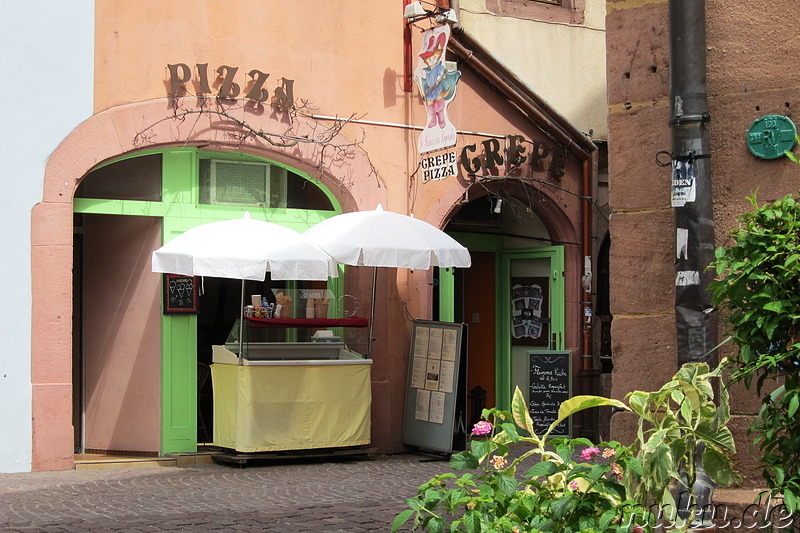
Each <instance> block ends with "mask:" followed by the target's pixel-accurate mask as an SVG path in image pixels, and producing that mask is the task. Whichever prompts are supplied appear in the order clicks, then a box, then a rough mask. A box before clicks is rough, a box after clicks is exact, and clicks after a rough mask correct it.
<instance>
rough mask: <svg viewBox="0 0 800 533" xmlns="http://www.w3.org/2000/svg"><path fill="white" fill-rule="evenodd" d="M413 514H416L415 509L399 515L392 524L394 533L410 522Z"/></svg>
mask: <svg viewBox="0 0 800 533" xmlns="http://www.w3.org/2000/svg"><path fill="white" fill-rule="evenodd" d="M413 514H414V510H413V509H406V510H405V511H403V512H402V513H400V514H399V515H397V516H396V517H395V518H394V521H393V522H392V533H395V532H396V531H397V530H398V529H400V526H402V525H403V524H405V523H406V522H408V519H409V518H411V515H413Z"/></svg>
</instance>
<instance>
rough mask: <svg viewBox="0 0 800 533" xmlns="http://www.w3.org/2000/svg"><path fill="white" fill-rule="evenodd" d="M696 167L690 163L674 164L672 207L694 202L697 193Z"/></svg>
mask: <svg viewBox="0 0 800 533" xmlns="http://www.w3.org/2000/svg"><path fill="white" fill-rule="evenodd" d="M696 183H697V180H696V179H695V175H694V166H693V165H692V164H690V163H689V162H688V161H673V162H672V207H683V206H684V205H686V204H687V203H688V202H694V200H695V196H696V193H697V187H696Z"/></svg>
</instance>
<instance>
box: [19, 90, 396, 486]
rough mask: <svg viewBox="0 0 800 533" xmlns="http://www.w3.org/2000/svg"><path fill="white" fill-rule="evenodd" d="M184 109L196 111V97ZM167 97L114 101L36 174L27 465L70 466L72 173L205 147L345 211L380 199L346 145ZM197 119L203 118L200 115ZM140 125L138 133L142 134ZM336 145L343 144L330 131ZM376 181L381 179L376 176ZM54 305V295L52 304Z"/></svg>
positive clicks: (267, 118) (368, 168)
mask: <svg viewBox="0 0 800 533" xmlns="http://www.w3.org/2000/svg"><path fill="white" fill-rule="evenodd" d="M181 108H182V109H189V110H192V109H195V110H200V109H201V108H200V107H199V106H198V102H197V100H195V99H191V98H187V99H184V100H182V101H181ZM172 113H173V108H172V107H171V106H170V101H168V100H167V99H158V100H151V101H146V102H139V103H135V104H129V105H125V106H119V107H115V108H112V109H109V110H106V111H103V112H102V113H99V114H97V115H94V116H93V117H91V118H89V119H88V120H86V121H85V122H83V123H82V124H81V125H80V126H78V127H77V128H76V129H75V130H73V131H72V133H70V135H69V136H68V137H67V138H66V139H64V141H63V142H62V143H61V144H60V145H59V146H58V148H57V149H56V150H55V152H53V154H52V156H51V157H50V159H49V160H48V162H47V165H46V167H45V175H44V186H43V196H42V202H41V203H39V204H37V205H36V206H35V207H34V208H33V210H32V213H31V307H32V325H31V337H32V338H31V387H32V418H33V420H32V422H33V432H32V468H33V470H66V469H71V468H72V467H73V465H74V457H73V428H72V370H71V366H72V365H71V361H72V357H71V352H72V315H71V313H72V302H73V300H72V261H73V243H72V226H73V207H72V199H73V194H74V192H75V189H76V187H77V185H78V183H79V182H80V180H81V179H82V178H83V176H85V175H86V174H87V173H88V172H89V171H90V170H91V169H92V168H94V167H95V166H97V165H98V164H100V163H102V162H104V161H108V160H110V159H113V158H115V157H118V156H120V155H124V154H128V153H132V152H135V151H138V150H144V149H149V148H158V147H166V146H185V145H192V146H203V147H207V148H209V149H212V150H213V149H215V148H221V149H227V150H231V149H234V150H238V151H242V152H246V153H250V154H253V155H259V156H263V157H269V158H271V159H274V160H278V161H281V162H284V163H286V164H290V165H292V166H294V167H296V168H299V169H301V170H304V171H306V172H308V173H309V174H311V175H312V176H314V177H316V178H318V179H320V181H321V183H322V184H323V185H325V186H327V187H329V188H330V189H331V190H332V191H333V193H334V194H335V195H336V196H337V198H338V199H339V201H340V203H341V204H342V205H343V206H345V207H346V208H347V209H348V210H353V209H359V208H360V207H362V206H363V207H364V208H372V207H374V206H375V205H377V204H378V203H381V202H384V203H385V201H386V199H385V193H386V190H387V189H386V187H385V186H384V187H376V186H375V182H373V181H371V180H358V179H354V177H356V176H364V175H373V174H375V169H374V167H373V166H372V164H371V163H370V162H369V160H368V158H367V156H366V155H365V154H364V153H363V152H361V151H360V150H357V149H354V150H351V151H349V152H348V153H347V157H346V158H345V157H344V154H342V153H341V152H339V151H335V150H330V151H328V152H325V151H323V150H321V148H322V147H321V146H319V145H315V144H313V143H299V144H295V145H289V146H274V145H272V144H270V143H269V142H267V141H266V140H264V139H260V138H258V137H252V136H250V137H247V138H244V139H242V138H241V135H237V134H236V132H237V126H236V125H235V124H234V123H233V122H226V121H224V120H220V119H219V118H217V119H216V120H213V121H204V122H201V121H198V123H200V124H201V127H198V125H197V123H195V124H194V126H193V125H191V124H189V122H193V121H180V120H175V119H172V118H170V117H171V115H172ZM237 113H238V115H237V117H236V118H237V119H238V120H241V121H243V122H246V123H247V124H248V125H249V126H251V127H252V128H253V129H255V130H256V131H265V132H272V131H275V132H283V131H285V130H286V124H285V123H284V122H282V120H281V118H280V117H279V116H276V115H275V114H270V113H258V112H256V110H252V109H249V110H248V108H245V107H241V108H239V109H238V110H237ZM201 117H202V116H201ZM142 132H147V134H146V135H141V134H142ZM335 142H341V144H342V145H347V144H352V143H351V141H349V140H347V139H344V138H340V137H338V136H337V137H335ZM375 179H376V180H378V182H380V181H381V179H380V177H379V176H377V175H376V176H375ZM53 302H57V305H54V304H53Z"/></svg>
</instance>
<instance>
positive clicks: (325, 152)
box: [133, 96, 382, 187]
mask: <svg viewBox="0 0 800 533" xmlns="http://www.w3.org/2000/svg"><path fill="white" fill-rule="evenodd" d="M197 101H198V102H199V104H198V107H197V108H194V109H191V108H186V107H184V106H183V103H182V102H183V100H182V99H179V98H171V99H170V108H171V110H172V112H171V113H170V114H169V115H168V116H165V117H164V118H161V119H159V120H157V121H155V122H153V123H152V124H150V125H149V126H147V127H146V128H145V129H143V130H142V131H140V132H138V133H137V134H136V135H135V136H134V138H133V144H134V146H136V147H141V146H146V145H149V144H153V143H155V142H156V138H157V133H156V128H157V126H159V125H160V124H162V123H164V122H170V121H174V122H177V124H178V126H181V125H183V124H184V123H185V122H186V121H187V119H189V117H192V116H194V117H195V120H194V122H193V124H192V126H191V130H190V132H189V134H188V135H187V141H186V142H187V143H188V142H189V140H190V139H191V136H192V135H193V134H194V133H195V131H196V130H197V128H198V125H199V123H200V120H201V119H203V118H205V119H208V122H209V127H210V128H214V129H217V130H220V129H223V130H226V134H227V135H228V137H229V138H230V140H231V141H233V142H234V143H236V146H237V147H240V146H242V145H244V144H245V143H247V142H248V141H251V140H253V141H255V140H260V141H264V142H266V143H268V144H269V145H270V146H273V147H275V148H279V149H289V148H293V147H296V146H300V145H311V146H314V147H316V148H317V151H316V153H315V155H314V158H315V162H314V164H315V167H316V168H317V170H319V171H320V172H324V171H325V164H326V161H328V162H329V163H330V161H331V160H334V161H343V160H347V159H351V158H352V157H353V156H354V153H353V151H354V150H355V151H359V152H360V153H362V154H363V155H364V156H365V158H366V160H367V162H368V163H369V167H370V174H371V175H373V176H375V180H376V183H377V185H378V186H379V187H380V186H382V184H381V181H380V179H379V177H378V170H377V169H376V168H375V166H374V165H373V163H372V161H371V160H370V158H369V156H368V154H367V153H366V150H364V148H363V146H362V145H363V143H364V141H365V139H366V132H365V131H364V130H363V128H362V130H361V137H360V138H358V139H356V140H353V141H343V139H344V136H343V135H342V131H343V130H344V128H345V127H346V126H347V125H348V124H352V123H353V121H354V120H358V119H360V118H362V117H359V116H357V115H356V114H355V113H352V114H351V115H350V116H348V117H346V118H337V119H335V120H333V121H332V123H331V124H330V125H323V124H322V123H321V122H320V121H319V120H317V119H315V118H313V117H312V116H311V115H312V114H313V111H314V110H313V109H312V106H311V103H310V102H309V101H307V100H300V101H299V102H295V103H293V104H292V106H291V107H289V108H287V107H284V106H278V105H275V104H267V105H266V106H264V105H263V104H258V103H254V102H247V103H242V102H241V101H237V100H225V99H222V98H219V97H217V98H210V97H202V96H198V97H197ZM265 107H267V108H270V109H271V110H272V111H273V112H279V113H283V115H284V118H285V120H286V122H287V124H288V125H287V128H286V130H285V131H284V132H272V131H264V130H263V129H260V128H255V127H253V126H252V125H251V124H250V123H248V122H247V121H246V120H243V119H241V118H238V117H237V116H235V115H234V113H237V112H240V111H242V110H248V109H249V110H252V111H254V112H259V113H263V112H265ZM306 130H307V131H306Z"/></svg>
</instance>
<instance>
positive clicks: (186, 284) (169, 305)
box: [164, 274, 197, 315]
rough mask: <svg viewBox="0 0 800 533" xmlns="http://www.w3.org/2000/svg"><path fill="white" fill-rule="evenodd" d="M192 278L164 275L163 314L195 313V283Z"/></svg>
mask: <svg viewBox="0 0 800 533" xmlns="http://www.w3.org/2000/svg"><path fill="white" fill-rule="evenodd" d="M195 281H196V280H195V278H194V276H181V275H179V274H164V314H167V315H172V314H191V313H197V283H195Z"/></svg>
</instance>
